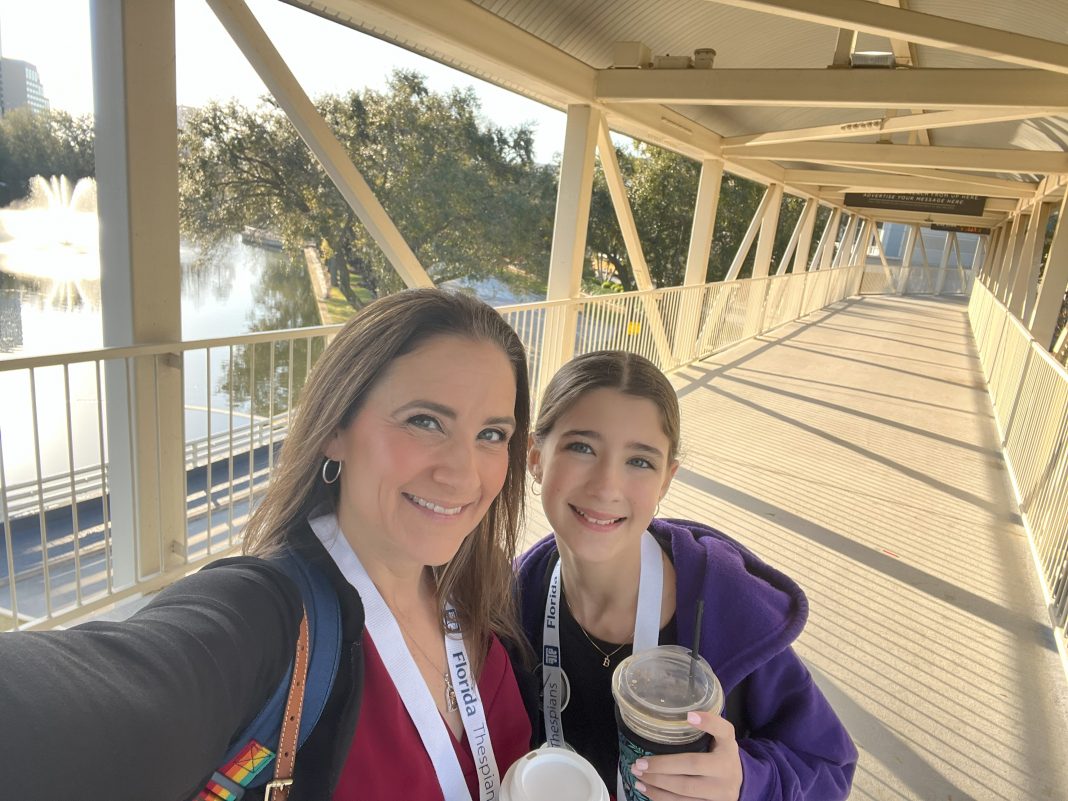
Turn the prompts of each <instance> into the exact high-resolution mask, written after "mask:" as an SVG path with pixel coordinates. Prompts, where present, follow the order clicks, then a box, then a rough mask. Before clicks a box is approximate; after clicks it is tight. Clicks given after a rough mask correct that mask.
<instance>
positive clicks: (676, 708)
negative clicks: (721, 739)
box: [612, 645, 723, 801]
mask: <svg viewBox="0 0 1068 801" xmlns="http://www.w3.org/2000/svg"><path fill="white" fill-rule="evenodd" d="M612 695H613V696H614V697H615V699H616V726H617V729H618V733H619V775H620V777H621V778H622V780H623V790H624V792H625V793H626V797H627V801H649V799H648V798H646V796H645V795H644V794H642V793H641V792H639V791H638V790H636V789H635V788H634V782H635V781H636V779H635V777H634V774H633V773H631V766H632V765H633V764H634V762H635V761H636V760H638V759H641V758H642V757H646V756H659V755H660V754H682V753H692V752H698V751H707V750H708V746H709V744H710V743H711V739H712V738H711V735H709V734H708V733H706V732H702V731H700V730H699V729H695V728H694V727H693V726H692V725H691V724H690V723H688V722H687V720H686V716H687V715H688V714H689V713H690V712H709V711H715V712H717V713H719V712H720V711H722V709H723V688H722V686H721V685H720V683H719V679H718V678H716V674H715V673H713V672H712V668H711V667H709V665H708V662H706V661H705V660H704V659H702V658H701V657H700V656H696V657H695V656H691V655H690V652H689V651H687V650H686V649H685V648H682V647H681V646H678V645H661V646H658V647H656V648H649V649H647V650H644V651H639V652H638V653H636V654H633V655H631V656H628V657H627V658H626V659H624V660H623V661H622V662H620V663H619V665H618V666H617V667H616V670H615V673H613V674H612Z"/></svg>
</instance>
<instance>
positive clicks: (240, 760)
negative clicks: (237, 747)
mask: <svg viewBox="0 0 1068 801" xmlns="http://www.w3.org/2000/svg"><path fill="white" fill-rule="evenodd" d="M273 761H274V751H272V750H271V749H270V748H266V747H265V746H262V745H260V744H259V743H258V742H256V741H255V740H250V741H249V744H248V745H247V746H245V747H244V748H243V749H242V750H241V752H240V753H239V754H238V755H237V756H236V757H234V758H233V759H231V760H230V761H229V762H227V763H226V764H225V765H223V766H222V767H221V768H219V769H218V770H217V771H215V774H214V775H213V776H212V777H211V778H210V779H209V780H208V783H207V785H206V786H205V787H204V789H203V790H201V791H200V793H199V794H198V795H197V797H196V801H238V799H240V798H241V796H243V795H244V794H245V788H246V787H248V786H249V784H250V783H251V782H252V780H253V779H255V778H256V776H257V775H259V773H260V771H262V770H263V769H264V768H265V767H267V766H268V765H270V764H271V762H273Z"/></svg>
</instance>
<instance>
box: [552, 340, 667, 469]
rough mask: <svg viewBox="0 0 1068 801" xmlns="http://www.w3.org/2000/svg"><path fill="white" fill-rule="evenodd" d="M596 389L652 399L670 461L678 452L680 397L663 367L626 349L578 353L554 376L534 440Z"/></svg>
mask: <svg viewBox="0 0 1068 801" xmlns="http://www.w3.org/2000/svg"><path fill="white" fill-rule="evenodd" d="M595 389H615V390H618V391H619V392H622V393H624V394H625V395H633V396H634V397H636V398H645V399H646V400H650V401H652V402H653V403H654V404H655V405H656V408H657V409H658V410H659V411H660V425H661V427H662V428H663V430H664V434H666V435H667V438H668V442H669V443H670V449H669V451H668V462H673V461H675V459H676V458H677V457H678V454H679V438H680V430H681V423H680V415H679V398H678V396H677V395H676V394H675V389H674V387H672V386H671V382H670V381H668V380H667V376H665V375H664V374H663V373H662V372H660V368H658V367H657V366H656V365H655V364H653V363H652V362H651V361H649V360H648V359H646V358H645V357H644V356H639V355H638V354H636V353H628V352H627V351H624V350H597V351H593V352H592V353H585V354H583V355H582V356H576V357H575V358H574V359H572V360H571V361H569V362H568V363H567V364H565V365H564V366H563V367H561V368H560V370H559V371H558V372H557V373H556V375H554V376H553V377H552V380H551V381H550V382H549V386H547V387H546V388H545V395H544V396H543V397H542V399H541V408H540V409H539V411H538V421H537V423H536V424H535V425H534V440H535V441H536V442H539V443H540V442H542V441H543V440H544V439H545V437H547V436H548V435H549V433H550V432H551V431H552V430H553V427H554V426H555V425H556V422H557V420H559V419H560V418H561V417H562V416H563V415H565V414H567V412H568V410H569V409H570V408H571V407H572V406H574V405H575V403H576V402H577V401H578V400H579V398H581V397H582V396H583V395H585V394H586V393H587V392H592V391H593V390H595Z"/></svg>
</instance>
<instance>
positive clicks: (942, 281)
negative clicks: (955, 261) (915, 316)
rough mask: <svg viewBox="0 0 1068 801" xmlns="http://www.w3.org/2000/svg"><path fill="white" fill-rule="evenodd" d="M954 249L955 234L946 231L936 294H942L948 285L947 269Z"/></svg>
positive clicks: (936, 280) (936, 279)
mask: <svg viewBox="0 0 1068 801" xmlns="http://www.w3.org/2000/svg"><path fill="white" fill-rule="evenodd" d="M952 251H953V234H952V233H951V232H949V231H947V232H946V241H945V244H944V245H943V246H942V259H941V260H940V261H939V262H938V275H937V276H936V277H935V292H934V293H935V294H936V295H941V294H942V289H943V287H945V285H946V270H948V269H949V254H950V253H951V252H952Z"/></svg>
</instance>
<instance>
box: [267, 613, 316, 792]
mask: <svg viewBox="0 0 1068 801" xmlns="http://www.w3.org/2000/svg"><path fill="white" fill-rule="evenodd" d="M308 659H309V651H308V614H307V612H305V613H304V615H302V616H301V618H300V636H299V637H298V638H297V652H296V655H295V656H294V657H293V677H292V678H291V679H290V681H289V697H288V699H287V700H286V710H285V715H284V716H283V717H282V731H281V734H280V735H279V737H278V755H277V756H276V757H275V764H274V780H273V781H270V782H268V783H267V790H266V792H265V794H264V799H265V801H287V800H288V798H289V790H290V788H291V786H292V784H293V768H294V766H295V764H296V761H297V737H298V735H299V734H300V715H301V712H303V710H304V684H305V680H306V679H307V676H308Z"/></svg>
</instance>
